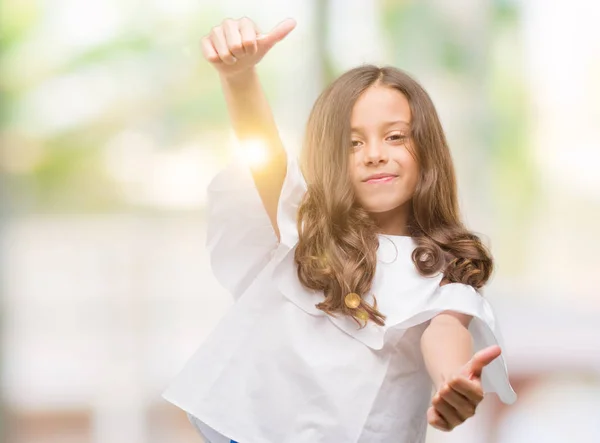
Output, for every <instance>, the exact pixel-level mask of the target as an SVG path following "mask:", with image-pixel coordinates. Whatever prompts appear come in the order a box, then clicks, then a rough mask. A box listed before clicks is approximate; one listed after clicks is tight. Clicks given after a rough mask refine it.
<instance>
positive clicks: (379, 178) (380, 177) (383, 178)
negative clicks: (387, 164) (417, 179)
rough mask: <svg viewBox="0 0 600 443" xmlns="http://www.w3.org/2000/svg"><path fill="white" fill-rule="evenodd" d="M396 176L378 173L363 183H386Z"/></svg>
mask: <svg viewBox="0 0 600 443" xmlns="http://www.w3.org/2000/svg"><path fill="white" fill-rule="evenodd" d="M397 177H398V176H397V175H396V174H388V173H379V174H373V175H370V176H368V177H367V178H366V179H365V180H364V182H365V183H387V182H391V181H392V180H394V179H395V178H397Z"/></svg>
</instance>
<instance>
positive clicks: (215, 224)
mask: <svg viewBox="0 0 600 443" xmlns="http://www.w3.org/2000/svg"><path fill="white" fill-rule="evenodd" d="M305 189H306V185H305V184H304V180H303V178H302V174H301V173H300V169H299V166H298V162H297V160H296V159H295V158H294V157H291V156H290V155H289V154H288V164H287V172H286V177H285V180H284V183H283V187H282V190H281V195H280V198H279V203H278V210H277V223H278V227H279V230H280V235H281V241H280V242H278V241H277V237H276V235H275V232H274V230H273V227H272V226H271V221H270V219H269V216H268V214H267V212H266V210H265V208H264V206H263V204H262V201H261V199H260V196H259V194H258V190H257V189H256V186H255V184H254V180H253V179H252V174H251V173H250V170H249V168H248V166H247V165H245V164H243V163H239V162H232V163H231V164H230V165H229V166H228V167H226V168H225V169H224V170H222V171H221V172H219V173H218V174H217V175H216V176H215V177H214V178H213V180H212V181H211V182H210V184H209V186H208V190H207V225H208V227H207V237H206V246H207V249H208V253H209V257H210V264H211V268H212V271H213V273H214V275H215V277H216V278H217V280H218V281H219V283H220V284H221V285H222V286H223V287H225V289H227V290H228V291H229V292H230V293H231V294H232V296H233V297H234V299H235V300H237V299H238V298H239V297H240V296H241V295H242V294H243V293H244V291H245V290H246V288H248V286H249V285H250V283H252V281H253V280H254V279H255V278H256V277H257V275H258V274H259V273H260V272H261V271H262V270H263V269H264V268H265V266H266V265H267V263H269V261H270V260H271V258H272V257H273V254H274V253H275V251H276V250H277V248H278V247H288V248H291V247H293V246H294V245H295V243H296V242H297V239H298V233H297V230H296V212H297V208H298V206H299V204H300V200H301V199H302V196H303V194H304V191H305Z"/></svg>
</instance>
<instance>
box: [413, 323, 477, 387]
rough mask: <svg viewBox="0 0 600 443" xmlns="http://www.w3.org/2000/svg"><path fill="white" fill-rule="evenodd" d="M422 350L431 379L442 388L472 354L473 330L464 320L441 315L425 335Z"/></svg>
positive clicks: (422, 338)
mask: <svg viewBox="0 0 600 443" xmlns="http://www.w3.org/2000/svg"><path fill="white" fill-rule="evenodd" d="M421 352H422V354H423V360H424V361H425V365H426V367H427V371H428V373H429V376H430V377H431V380H432V382H433V384H434V386H435V388H436V390H438V389H439V388H440V386H441V385H442V384H443V383H444V381H446V380H448V379H449V378H450V377H452V376H453V375H455V374H456V373H457V372H458V371H459V370H460V369H461V368H462V367H463V366H464V365H465V364H466V363H467V362H468V361H469V359H470V358H471V357H472V354H473V341H472V338H471V333H470V332H469V330H468V329H467V327H466V326H465V325H464V324H463V323H461V321H460V320H458V319H457V318H454V317H452V316H447V315H444V314H442V315H440V316H438V317H436V318H434V319H433V320H432V321H431V323H430V324H429V326H428V327H427V329H426V330H425V331H424V332H423V335H422V336H421Z"/></svg>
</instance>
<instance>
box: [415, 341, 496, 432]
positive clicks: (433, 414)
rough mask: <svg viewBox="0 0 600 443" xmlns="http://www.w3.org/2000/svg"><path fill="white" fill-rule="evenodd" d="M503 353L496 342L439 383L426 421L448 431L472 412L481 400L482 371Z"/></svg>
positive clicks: (472, 413) (471, 414) (473, 412)
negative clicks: (452, 375) (442, 382)
mask: <svg viewBox="0 0 600 443" xmlns="http://www.w3.org/2000/svg"><path fill="white" fill-rule="evenodd" d="M501 353H502V351H501V349H500V347H499V346H490V347H488V348H485V349H482V350H481V351H479V352H477V353H476V354H475V355H473V357H471V360H469V361H468V362H467V363H466V364H465V365H464V366H463V367H462V368H461V369H460V371H459V372H458V374H456V375H455V376H454V377H452V378H450V379H449V380H447V381H446V383H444V384H442V385H441V386H440V388H439V390H438V392H437V393H436V394H435V395H434V396H433V399H432V402H431V407H430V408H429V409H428V410H427V421H428V422H429V424H430V425H431V426H433V427H434V428H437V429H439V430H441V431H451V430H452V429H454V428H455V427H456V426H458V425H460V424H461V423H463V422H464V421H465V420H467V419H468V418H470V417H472V416H473V415H475V409H476V408H477V405H478V404H479V403H480V402H481V400H483V388H482V386H481V372H482V370H483V368H484V367H485V366H487V365H489V364H490V363H491V362H492V361H493V360H495V359H496V358H497V357H498V356H499V355H500V354H501Z"/></svg>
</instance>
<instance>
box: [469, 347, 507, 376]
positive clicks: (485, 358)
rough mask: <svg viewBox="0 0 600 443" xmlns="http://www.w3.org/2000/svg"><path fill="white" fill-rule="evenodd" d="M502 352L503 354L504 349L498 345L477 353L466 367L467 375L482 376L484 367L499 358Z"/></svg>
mask: <svg viewBox="0 0 600 443" xmlns="http://www.w3.org/2000/svg"><path fill="white" fill-rule="evenodd" d="M500 354H502V349H500V346H498V345H494V346H489V347H487V348H485V349H482V350H481V351H479V352H477V353H475V355H473V357H471V360H469V362H468V363H467V364H466V365H465V367H464V372H465V375H466V376H468V377H469V378H474V377H481V371H483V368H484V367H486V366H487V365H489V364H490V363H491V362H492V361H494V360H495V359H496V358H498V357H499V356H500Z"/></svg>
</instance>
